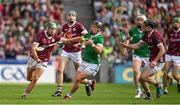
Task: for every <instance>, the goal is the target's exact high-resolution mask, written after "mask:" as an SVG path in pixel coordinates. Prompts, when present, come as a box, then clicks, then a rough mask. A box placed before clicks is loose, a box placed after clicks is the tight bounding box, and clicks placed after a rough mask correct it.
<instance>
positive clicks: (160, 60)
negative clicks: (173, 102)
mask: <svg viewBox="0 0 180 105" xmlns="http://www.w3.org/2000/svg"><path fill="white" fill-rule="evenodd" d="M155 26H156V25H155V22H154V21H152V20H146V21H144V23H143V31H144V33H145V35H144V37H143V38H142V40H140V41H139V42H138V43H136V44H129V45H127V44H123V45H124V47H127V48H132V49H137V48H139V47H140V46H141V45H142V44H144V43H147V44H148V46H149V49H150V57H149V61H147V62H144V64H145V65H144V67H143V71H142V74H141V76H140V82H141V85H142V86H143V88H144V90H145V92H146V97H145V99H147V100H152V95H151V93H150V88H149V83H152V84H154V85H155V86H156V91H157V94H156V98H159V97H160V96H161V95H162V87H161V85H160V83H159V82H158V81H157V80H155V79H153V78H152V76H154V74H156V73H157V72H158V71H159V70H161V69H162V68H163V66H164V54H165V46H164V42H163V37H162V35H161V34H160V33H159V32H158V31H157V30H155Z"/></svg>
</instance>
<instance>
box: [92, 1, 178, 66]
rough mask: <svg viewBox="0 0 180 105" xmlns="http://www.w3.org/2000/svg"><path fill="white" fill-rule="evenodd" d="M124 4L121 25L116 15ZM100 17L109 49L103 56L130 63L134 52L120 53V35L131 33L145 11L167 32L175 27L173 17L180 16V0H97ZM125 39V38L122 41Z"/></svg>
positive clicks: (96, 11) (97, 15)
mask: <svg viewBox="0 0 180 105" xmlns="http://www.w3.org/2000/svg"><path fill="white" fill-rule="evenodd" d="M119 6H121V7H123V12H122V16H121V23H120V24H121V25H119V24H118V22H117V21H116V18H115V12H114V11H115V8H118V7H119ZM94 8H95V16H96V20H98V21H101V22H102V23H103V25H104V27H103V32H102V33H103V35H104V36H105V48H104V53H103V58H105V59H108V61H109V62H110V63H111V62H112V63H128V62H127V61H131V58H132V54H131V53H132V52H131V51H130V52H129V53H130V54H129V56H128V57H125V59H124V57H123V56H121V55H120V52H119V51H120V50H119V48H120V47H119V42H118V39H119V38H120V37H119V36H125V37H126V36H127V35H128V33H129V30H130V28H132V27H134V25H135V23H134V22H135V18H136V16H137V15H141V14H144V15H146V16H147V17H148V18H149V19H153V20H154V21H155V22H156V23H157V26H158V27H157V29H158V30H159V31H160V32H161V33H162V34H163V35H165V34H166V32H167V30H168V29H169V28H170V27H171V21H172V17H173V16H180V0H96V2H95V6H94ZM120 41H121V40H120Z"/></svg>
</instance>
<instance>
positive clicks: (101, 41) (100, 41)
mask: <svg viewBox="0 0 180 105" xmlns="http://www.w3.org/2000/svg"><path fill="white" fill-rule="evenodd" d="M98 44H101V45H103V44H104V37H103V36H102V35H101V36H100V37H99V38H98V40H97V45H98Z"/></svg>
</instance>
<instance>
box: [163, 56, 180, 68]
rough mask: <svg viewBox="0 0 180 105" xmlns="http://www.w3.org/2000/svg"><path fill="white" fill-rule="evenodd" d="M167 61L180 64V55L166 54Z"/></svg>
mask: <svg viewBox="0 0 180 105" xmlns="http://www.w3.org/2000/svg"><path fill="white" fill-rule="evenodd" d="M165 61H166V62H168V61H169V62H172V63H173V64H174V65H176V66H180V56H174V55H168V54H166V55H165Z"/></svg>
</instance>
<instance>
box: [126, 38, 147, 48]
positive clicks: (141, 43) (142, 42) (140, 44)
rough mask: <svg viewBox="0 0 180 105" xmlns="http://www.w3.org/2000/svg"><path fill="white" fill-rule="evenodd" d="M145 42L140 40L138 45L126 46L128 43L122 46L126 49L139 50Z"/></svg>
mask: <svg viewBox="0 0 180 105" xmlns="http://www.w3.org/2000/svg"><path fill="white" fill-rule="evenodd" d="M144 43H145V42H144V41H142V40H140V41H139V42H138V43H136V44H126V43H122V45H123V46H124V47H125V48H129V49H138V48H140V47H141V46H142V45H143V44H144Z"/></svg>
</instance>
